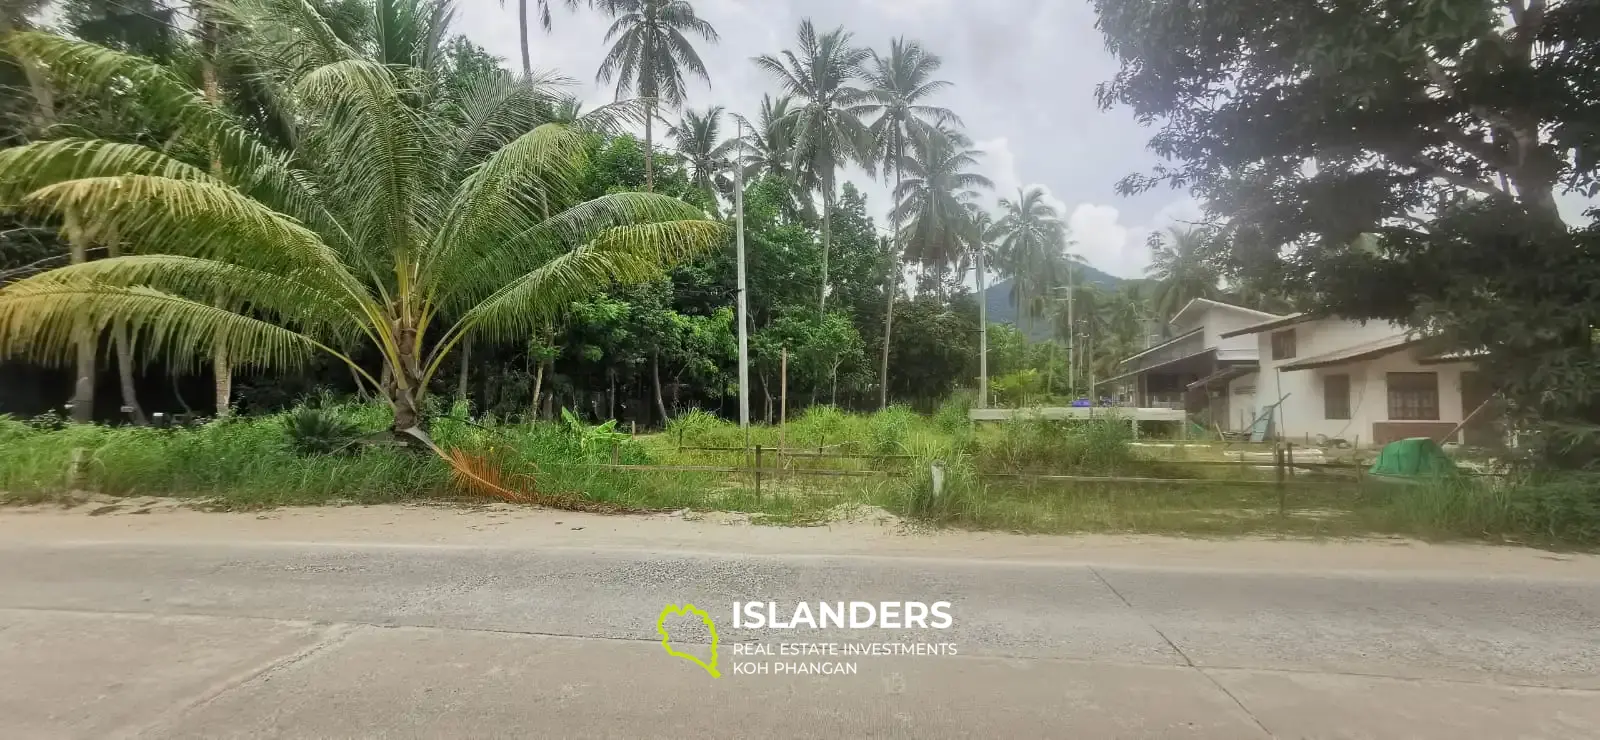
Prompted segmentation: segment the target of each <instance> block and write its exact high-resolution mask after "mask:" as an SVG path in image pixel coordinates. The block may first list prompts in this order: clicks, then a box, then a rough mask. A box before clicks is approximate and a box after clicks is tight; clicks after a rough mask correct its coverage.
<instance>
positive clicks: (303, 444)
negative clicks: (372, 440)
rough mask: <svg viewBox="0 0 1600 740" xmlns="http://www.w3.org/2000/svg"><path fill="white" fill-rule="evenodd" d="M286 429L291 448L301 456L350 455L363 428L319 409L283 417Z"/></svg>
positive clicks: (296, 411) (310, 409) (290, 413)
mask: <svg viewBox="0 0 1600 740" xmlns="http://www.w3.org/2000/svg"><path fill="white" fill-rule="evenodd" d="M283 428H284V433H285V434H287V435H288V437H289V444H290V446H291V447H293V448H294V449H295V451H296V452H299V453H300V454H302V455H331V454H333V453H336V452H347V451H350V450H351V449H352V448H353V447H354V446H355V444H356V440H357V439H358V438H359V437H360V436H361V427H359V426H357V425H356V424H355V423H353V422H351V421H347V420H345V419H343V418H340V417H339V416H338V415H337V414H336V413H335V412H332V411H329V410H325V409H319V408H298V409H295V410H293V411H290V412H289V413H287V414H285V415H284V417H283Z"/></svg>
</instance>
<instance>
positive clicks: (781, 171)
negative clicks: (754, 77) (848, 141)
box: [733, 94, 817, 219]
mask: <svg viewBox="0 0 1600 740" xmlns="http://www.w3.org/2000/svg"><path fill="white" fill-rule="evenodd" d="M793 102H794V98H792V97H790V96H788V95H782V96H779V97H777V98H774V97H772V96H771V95H765V94H764V95H762V96H761V112H760V114H759V115H758V117H757V120H756V121H755V122H754V123H752V122H751V121H750V120H749V119H747V118H745V117H744V116H742V115H740V114H738V113H735V114H733V117H734V120H736V121H738V122H739V126H740V128H741V129H742V133H741V134H740V135H739V136H738V137H736V138H737V141H738V142H739V144H738V146H739V159H740V161H741V162H743V166H744V177H745V181H746V182H754V181H755V180H758V179H760V178H762V177H772V178H774V179H776V180H779V181H781V182H784V183H788V185H789V200H788V202H787V203H785V204H784V212H785V213H787V214H789V215H796V214H806V215H807V217H808V218H813V219H814V217H815V213H816V211H815V209H814V208H812V207H811V199H810V195H809V194H810V193H811V192H812V191H813V190H816V189H817V184H816V182H815V181H814V178H811V177H809V175H810V174H811V173H810V172H809V171H801V170H798V169H796V168H795V166H794V164H795V140H794V123H795V117H794V116H793V115H791V113H792V109H791V108H790V106H791V105H792V104H793Z"/></svg>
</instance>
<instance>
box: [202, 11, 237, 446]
mask: <svg viewBox="0 0 1600 740" xmlns="http://www.w3.org/2000/svg"><path fill="white" fill-rule="evenodd" d="M194 12H195V16H196V17H197V18H198V19H199V21H200V34H201V53H200V81H201V87H202V89H203V92H204V93H205V97H206V102H207V103H209V104H210V105H211V106H212V107H214V108H215V107H220V106H221V101H222V94H221V92H220V89H219V87H218V84H217V66H216V53H217V35H216V34H217V29H216V26H214V25H212V24H211V21H210V19H209V18H207V17H206V14H205V13H206V8H205V5H204V4H203V3H195V4H194ZM211 175H212V177H215V178H217V179H219V180H220V179H224V178H223V173H222V156H221V154H219V153H218V151H217V147H216V144H215V143H213V144H212V146H211ZM211 378H212V383H213V388H214V389H215V391H216V394H215V395H216V406H217V418H218V419H220V418H222V417H224V416H227V415H228V409H229V408H231V407H232V398H233V364H232V363H231V362H229V360H228V351H227V350H226V349H224V348H223V346H222V344H221V342H218V344H217V347H216V350H215V351H214V352H212V354H211Z"/></svg>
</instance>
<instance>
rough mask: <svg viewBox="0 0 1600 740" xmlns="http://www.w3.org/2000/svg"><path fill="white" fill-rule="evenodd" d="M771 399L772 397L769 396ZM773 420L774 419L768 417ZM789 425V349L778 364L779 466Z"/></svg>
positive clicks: (785, 350) (785, 348) (784, 352)
mask: <svg viewBox="0 0 1600 740" xmlns="http://www.w3.org/2000/svg"><path fill="white" fill-rule="evenodd" d="M768 398H771V396H768ZM767 418H768V419H771V418H772V417H770V416H769V417H767ZM788 425H789V348H788V347H784V348H783V359H782V361H780V362H779V363H778V465H779V466H782V465H783V441H784V434H785V432H786V429H787V427H788Z"/></svg>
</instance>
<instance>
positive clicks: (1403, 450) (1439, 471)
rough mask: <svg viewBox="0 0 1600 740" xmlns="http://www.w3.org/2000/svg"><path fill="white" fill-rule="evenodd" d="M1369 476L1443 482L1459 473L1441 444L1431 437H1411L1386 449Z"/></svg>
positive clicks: (1391, 444)
mask: <svg viewBox="0 0 1600 740" xmlns="http://www.w3.org/2000/svg"><path fill="white" fill-rule="evenodd" d="M1367 472H1370V473H1372V474H1373V475H1387V476H1392V477H1396V478H1443V477H1447V476H1454V475H1457V474H1458V473H1459V472H1460V471H1459V470H1457V469H1456V464H1455V462H1453V461H1452V460H1451V459H1450V456H1449V455H1446V454H1444V449H1442V448H1441V447H1439V443H1437V442H1434V441H1433V440H1432V439H1431V438H1429V437H1412V438H1411V439H1402V440H1398V441H1395V442H1390V443H1389V444H1386V445H1384V446H1383V450H1382V451H1381V452H1379V453H1378V461H1377V462H1374V463H1373V464H1372V467H1371V468H1369V469H1368V471H1367Z"/></svg>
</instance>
